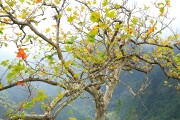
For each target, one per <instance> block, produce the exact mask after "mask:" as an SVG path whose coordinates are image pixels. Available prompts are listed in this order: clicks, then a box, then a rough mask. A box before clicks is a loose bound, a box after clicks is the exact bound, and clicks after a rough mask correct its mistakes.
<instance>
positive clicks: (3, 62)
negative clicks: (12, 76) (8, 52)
mask: <svg viewBox="0 0 180 120" xmlns="http://www.w3.org/2000/svg"><path fill="white" fill-rule="evenodd" d="M8 63H9V60H4V61H2V62H1V65H2V66H7V65H8Z"/></svg>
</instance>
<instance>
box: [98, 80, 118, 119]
mask: <svg viewBox="0 0 180 120" xmlns="http://www.w3.org/2000/svg"><path fill="white" fill-rule="evenodd" d="M116 86H117V82H112V83H111V84H109V85H106V92H105V94H103V93H101V92H99V93H98V94H96V96H95V103H96V113H95V120H106V112H107V107H108V105H109V102H110V100H111V98H112V93H113V91H114V89H115V88H116Z"/></svg>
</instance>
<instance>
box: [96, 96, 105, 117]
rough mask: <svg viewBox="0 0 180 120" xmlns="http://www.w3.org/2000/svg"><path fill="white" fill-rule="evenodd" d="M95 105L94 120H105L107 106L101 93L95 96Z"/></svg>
mask: <svg viewBox="0 0 180 120" xmlns="http://www.w3.org/2000/svg"><path fill="white" fill-rule="evenodd" d="M95 103H96V113H95V120H105V119H106V111H107V106H106V104H105V101H104V95H103V93H100V94H98V95H97V97H96V98H95Z"/></svg>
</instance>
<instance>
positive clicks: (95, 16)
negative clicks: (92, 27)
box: [90, 12, 101, 22]
mask: <svg viewBox="0 0 180 120" xmlns="http://www.w3.org/2000/svg"><path fill="white" fill-rule="evenodd" d="M100 17H101V14H100V12H91V15H90V20H91V21H92V22H98V21H99V19H100Z"/></svg>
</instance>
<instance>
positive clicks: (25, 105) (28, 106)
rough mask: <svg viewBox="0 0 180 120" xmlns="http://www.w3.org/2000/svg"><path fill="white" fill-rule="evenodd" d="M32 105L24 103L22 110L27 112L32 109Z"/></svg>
mask: <svg viewBox="0 0 180 120" xmlns="http://www.w3.org/2000/svg"><path fill="white" fill-rule="evenodd" d="M33 105H34V103H33V102H26V103H24V105H23V108H25V109H28V110H29V109H31V108H32V107H33Z"/></svg>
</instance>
